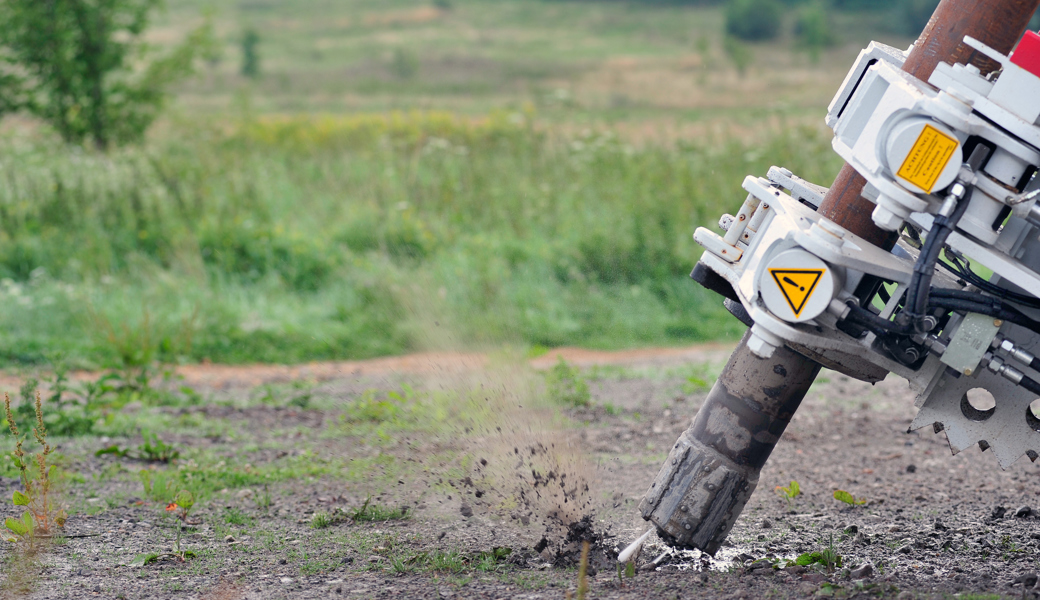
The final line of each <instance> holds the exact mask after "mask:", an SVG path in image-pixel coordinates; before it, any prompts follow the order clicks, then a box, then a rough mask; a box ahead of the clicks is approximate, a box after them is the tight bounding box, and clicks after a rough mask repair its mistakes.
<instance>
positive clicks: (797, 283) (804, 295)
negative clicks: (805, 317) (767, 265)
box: [769, 269, 824, 317]
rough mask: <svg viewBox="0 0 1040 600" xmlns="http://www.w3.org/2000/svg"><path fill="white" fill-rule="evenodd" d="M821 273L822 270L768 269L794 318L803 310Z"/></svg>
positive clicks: (821, 275)
mask: <svg viewBox="0 0 1040 600" xmlns="http://www.w3.org/2000/svg"><path fill="white" fill-rule="evenodd" d="M823 273H824V271H823V269H769V274H770V275H772V276H773V280H774V281H776V285H778V286H780V291H781V292H782V293H783V294H784V298H785V299H786V300H787V304H788V305H789V306H790V307H791V310H792V311H793V312H794V316H796V317H797V316H799V315H800V314H801V312H802V309H803V308H805V303H806V302H808V301H809V297H810V296H812V293H813V290H815V289H816V284H817V283H819V281H820V277H823Z"/></svg>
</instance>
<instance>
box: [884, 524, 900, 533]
mask: <svg viewBox="0 0 1040 600" xmlns="http://www.w3.org/2000/svg"><path fill="white" fill-rule="evenodd" d="M902 530H903V528H902V527H900V526H899V525H893V526H891V527H889V528H888V532H889V533H899V532H900V531H902Z"/></svg>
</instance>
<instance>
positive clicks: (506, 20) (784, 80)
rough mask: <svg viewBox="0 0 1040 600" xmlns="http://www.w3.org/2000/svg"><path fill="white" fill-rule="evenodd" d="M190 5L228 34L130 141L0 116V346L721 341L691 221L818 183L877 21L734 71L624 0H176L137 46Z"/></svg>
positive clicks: (236, 353) (692, 19) (265, 354)
mask: <svg viewBox="0 0 1040 600" xmlns="http://www.w3.org/2000/svg"><path fill="white" fill-rule="evenodd" d="M441 5H442V6H443V3H441ZM207 11H208V12H207ZM204 14H209V15H210V17H209V18H211V19H212V20H213V22H214V24H215V28H216V31H217V35H218V36H219V37H220V39H221V40H222V43H221V45H220V47H221V51H220V52H219V53H218V54H217V55H216V56H215V57H213V59H212V60H211V61H210V62H209V63H208V64H206V65H204V66H203V68H202V69H201V71H200V74H199V75H198V76H197V77H196V78H194V79H193V80H191V81H189V82H188V83H186V84H183V85H182V86H181V87H180V88H179V89H178V90H177V97H176V101H175V103H174V106H173V108H172V110H171V111H170V113H169V115H168V116H167V117H166V118H164V120H163V121H162V122H160V123H159V124H157V125H156V126H155V127H154V128H153V131H152V132H151V133H150V135H149V137H148V139H147V141H146V142H144V143H143V144H142V145H140V146H136V147H127V148H123V149H119V150H113V151H110V152H109V153H108V154H100V153H95V152H93V151H88V150H84V149H83V148H77V147H68V146H64V145H62V144H61V143H59V142H58V141H57V140H56V139H55V138H54V137H53V136H52V135H51V134H50V133H48V131H47V130H46V129H45V128H44V127H42V126H39V125H37V124H35V123H31V122H28V121H24V120H18V119H8V120H7V121H5V123H4V125H3V126H2V129H0V181H2V183H0V277H2V278H3V279H2V281H0V298H2V299H3V301H4V310H3V311H0V363H3V364H6V365H18V364H39V363H45V362H47V361H49V360H54V359H55V358H56V357H59V356H60V357H63V358H64V360H66V361H68V362H69V363H71V364H73V365H76V366H84V367H98V366H119V365H127V364H130V365H133V364H142V363H145V362H149V361H152V360H162V361H168V362H183V361H199V360H212V361H214V362H227V363H239V362H252V361H265V362H299V361H306V360H315V359H332V358H361V357H371V356H377V355H386V354H394V353H401V352H406V351H411V350H417V349H429V348H449V347H456V348H457V347H479V346H483V345H492V344H494V345H498V344H503V343H504V344H514V345H519V346H531V347H543V346H558V345H571V344H574V345H582V346H589V347H597V348H617V347H629V346H639V345H668V344H684V343H691V342H696V341H703V340H713V339H724V338H731V337H733V336H735V335H738V334H739V332H740V330H741V329H742V327H741V326H740V324H739V323H738V322H737V321H736V320H734V319H733V318H732V317H730V316H729V315H728V313H726V312H725V311H724V309H722V307H721V304H720V302H719V301H718V298H717V297H714V296H713V295H712V294H709V293H706V292H704V291H703V290H701V289H700V288H699V287H698V286H696V285H695V284H693V283H692V282H690V281H689V279H688V278H687V274H688V273H689V271H690V269H691V268H692V266H693V264H694V263H695V262H696V260H697V258H698V256H699V254H700V252H699V250H698V248H697V246H696V245H695V244H694V243H693V241H692V239H691V235H692V233H693V230H694V229H695V228H696V227H697V226H699V225H706V224H707V225H710V224H711V223H712V222H713V221H714V220H715V219H717V217H718V215H719V214H720V213H721V212H723V211H726V210H732V209H733V208H735V207H736V206H737V205H738V204H739V202H740V201H741V199H742V198H743V195H744V194H743V193H742V192H741V190H740V183H741V181H742V180H743V178H744V177H745V175H747V174H764V173H765V171H766V169H767V168H768V167H769V166H770V165H772V164H779V165H784V166H787V167H789V168H791V169H793V170H795V171H796V172H797V173H799V174H801V175H802V176H804V177H807V178H809V179H811V180H815V181H819V182H821V183H829V179H830V178H831V177H832V176H833V174H834V173H835V172H836V171H837V168H838V166H840V162H839V161H838V160H837V158H836V157H835V156H834V155H833V153H832V152H831V151H830V149H829V136H828V135H827V132H826V131H824V130H823V129H822V127H821V125H820V121H821V120H822V114H823V109H824V107H825V105H826V103H827V101H828V100H829V98H830V96H831V94H833V92H834V90H835V88H836V87H837V85H838V84H839V83H840V81H841V79H842V77H843V76H844V73H845V69H847V66H848V64H849V62H850V61H851V59H852V57H853V56H854V55H855V53H856V52H857V51H858V50H859V48H860V47H861V46H862V45H863V44H865V42H866V41H867V39H869V38H870V37H871V27H872V26H873V25H871V23H875V24H876V19H877V17H874V16H871V17H869V18H868V17H866V16H864V17H862V19H860V20H859V21H858V22H856V23H857V25H858V26H855V27H854V26H853V23H854V20H855V19H856V16H855V15H847V14H839V15H837V16H836V19H837V21H838V23H839V25H841V26H842V28H843V29H842V31H845V32H848V37H847V39H846V40H845V41H846V43H844V44H843V45H841V46H839V47H837V48H835V49H834V50H833V51H832V52H828V53H826V54H825V55H824V56H822V57H821V58H820V60H819V61H818V62H814V61H813V60H811V59H810V57H809V56H808V55H806V54H805V53H803V52H801V51H800V50H798V49H797V48H796V46H795V44H794V42H793V41H792V40H791V39H790V35H787V36H785V37H783V38H782V39H781V40H779V41H776V42H773V43H771V44H770V45H766V46H755V47H751V52H752V61H751V64H750V66H749V67H748V68H747V71H746V72H745V73H744V74H743V75H741V74H740V73H738V71H737V69H736V67H735V66H734V64H732V61H731V60H730V59H729V58H728V57H727V55H726V53H725V52H724V50H723V42H722V37H721V33H720V31H721V27H722V25H721V24H722V16H721V11H720V10H719V9H717V8H710V7H708V8H705V7H681V6H673V5H660V6H658V5H653V6H647V5H645V4H632V3H624V2H616V3H615V2H609V3H595V4H593V3H587V2H573V3H565V2H548V1H542V0H508V1H507V0H501V1H494V2H491V1H488V0H453V1H452V2H451V4H450V8H443V7H438V6H435V5H434V4H429V3H423V2H410V1H405V0H399V1H385V0H384V1H379V2H376V1H374V0H355V1H350V2H346V1H339V2H332V1H312V0H309V1H307V2H302V1H300V0H247V1H242V2H238V3H216V4H214V3H209V2H201V1H198V2H196V1H194V0H184V1H182V2H178V3H176V5H175V6H171V7H170V8H169V9H168V11H167V12H166V13H164V14H163V15H162V17H161V19H160V20H159V22H158V23H157V26H156V27H155V28H154V29H153V30H152V32H151V33H150V38H151V41H152V42H153V43H154V44H156V45H158V46H162V45H164V44H174V43H176V42H177V41H178V40H180V39H182V37H183V35H184V33H185V32H187V31H188V30H190V29H191V27H193V26H196V25H198V23H200V22H201V20H202V18H203V16H202V15H204ZM870 19H875V21H873V22H872V21H870ZM249 27H252V28H255V29H256V31H257V32H258V34H259V37H260V40H261V45H260V54H261V59H262V63H261V65H262V67H261V68H262V71H261V72H262V76H261V77H260V78H258V79H256V80H250V79H248V78H245V77H242V76H241V75H239V74H238V68H239V62H240V56H239V50H238V40H239V39H240V37H241V34H242V31H243V30H244V29H245V28H249ZM877 31H878V32H880V33H878V35H877V36H875V37H882V38H883V39H884V32H883V31H882V30H881V29H878V30H877ZM887 41H889V42H892V43H898V44H902V45H905V44H907V43H908V42H909V41H908V40H901V39H899V38H896V39H895V40H893V39H888V40H887Z"/></svg>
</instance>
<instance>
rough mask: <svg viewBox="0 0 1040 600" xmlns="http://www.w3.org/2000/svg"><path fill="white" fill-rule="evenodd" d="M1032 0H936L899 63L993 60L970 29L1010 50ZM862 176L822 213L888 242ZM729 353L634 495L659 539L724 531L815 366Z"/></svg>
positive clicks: (696, 541) (706, 537) (742, 351)
mask: <svg viewBox="0 0 1040 600" xmlns="http://www.w3.org/2000/svg"><path fill="white" fill-rule="evenodd" d="M1038 5H1040V0H942V2H941V3H940V4H939V6H938V8H936V10H935V13H934V14H933V15H932V18H931V20H930V21H929V22H928V26H927V27H925V30H924V32H923V33H922V34H921V37H920V38H918V40H917V42H916V43H915V44H914V47H913V50H912V51H911V52H910V56H909V57H908V58H907V60H906V63H905V64H904V66H903V68H904V69H905V70H906V71H907V72H909V73H911V74H913V75H914V76H916V77H918V78H920V79H923V80H927V79H928V76H929V75H930V74H931V73H932V71H933V70H934V69H935V67H936V65H937V64H938V63H939V62H951V63H970V64H974V65H975V66H977V67H979V68H980V69H982V70H983V72H989V71H992V70H993V69H994V68H996V66H997V65H994V64H993V63H992V61H990V60H989V59H986V58H985V57H984V56H981V55H979V54H978V53H977V52H976V51H975V50H974V49H972V48H970V47H967V46H965V45H964V44H963V39H964V36H966V35H970V36H972V37H974V38H975V39H978V40H980V41H982V42H984V43H986V44H988V45H989V46H990V47H992V48H995V49H996V50H997V51H999V52H1001V53H1003V54H1008V53H1010V52H1011V49H1012V48H1013V47H1014V45H1015V44H1016V43H1017V42H1018V40H1019V38H1021V36H1022V33H1023V32H1024V31H1025V28H1026V25H1027V24H1028V23H1029V19H1030V18H1031V17H1032V15H1033V13H1034V12H1036V9H1037V6H1038ZM864 184H865V180H864V179H863V178H862V177H861V176H860V175H859V174H858V173H857V172H856V171H855V170H854V169H852V168H851V167H850V166H848V165H845V167H844V168H842V170H841V172H840V173H839V174H838V177H837V178H836V180H835V182H834V185H832V186H831V188H830V190H829V191H828V192H827V195H826V196H825V198H824V200H823V203H822V204H821V206H820V209H819V211H820V214H822V215H823V216H825V217H827V218H828V219H830V220H832V221H834V222H835V223H837V224H838V225H840V226H842V227H844V228H845V229H847V230H849V231H851V232H853V233H855V234H856V235H859V236H861V237H863V238H865V239H866V240H868V241H870V242H872V243H874V244H876V245H878V246H880V247H882V248H886V249H891V248H892V247H893V246H894V245H895V242H896V239H897V237H896V235H895V234H894V233H891V232H887V231H883V230H881V229H880V228H878V227H876V226H875V225H874V222H873V221H872V220H871V218H870V214H871V212H872V211H873V209H874V204H873V203H871V202H870V201H869V200H867V199H865V198H863V197H862V195H861V194H862V191H863V185H864ZM747 339H748V335H747V334H745V336H744V338H743V339H742V340H741V342H740V345H739V346H737V349H736V350H735V351H734V352H733V355H732V356H731V357H730V360H729V362H728V363H727V364H726V368H725V369H724V370H723V372H722V374H721V375H720V376H719V380H718V381H716V382H715V386H714V387H712V389H711V392H710V393H709V394H708V398H707V399H706V400H705V402H704V406H703V407H702V408H701V409H700V411H699V412H698V413H697V416H696V418H695V419H694V421H693V425H692V426H691V427H690V428H689V429H688V430H686V432H684V433H683V434H682V435H681V436H680V437H679V440H678V441H677V442H676V444H675V446H674V447H673V448H672V450H671V452H670V453H669V456H668V459H667V461H666V462H665V464H664V466H663V467H662V468H661V471H660V473H658V475H657V478H656V479H655V480H654V482H653V484H652V485H651V486H650V489H649V490H648V491H647V493H646V495H645V496H644V497H643V500H642V501H641V502H640V503H639V510H640V512H641V513H642V515H643V518H644V519H646V520H649V521H650V522H652V523H653V524H654V525H656V526H657V531H658V534H659V535H660V536H661V537H662V539H664V540H665V541H666V542H668V543H670V544H672V545H674V546H677V547H686V548H696V549H700V550H703V551H704V552H707V553H708V554H711V555H714V554H715V552H716V551H717V550H718V548H719V545H720V544H721V543H722V541H723V540H725V539H726V535H727V534H728V533H729V531H730V530H731V529H732V527H733V524H734V523H735V522H736V520H737V517H738V516H740V513H741V511H742V510H743V509H744V505H745V504H746V503H747V501H748V499H749V498H750V497H751V494H752V492H754V490H755V486H756V485H757V484H758V476H759V473H760V472H761V469H762V466H763V465H764V464H765V461H766V459H767V458H769V454H770V453H771V452H772V451H773V448H774V447H775V446H776V443H777V442H778V441H779V440H780V436H781V435H782V434H783V432H784V429H786V427H787V424H788V423H789V422H790V420H791V417H792V416H794V412H795V411H796V410H797V408H798V405H799V404H800V403H801V401H802V398H804V397H805V393H806V391H808V389H809V386H810V385H812V382H813V380H814V379H815V378H816V374H817V373H818V372H819V370H820V366H819V365H818V364H817V363H815V362H813V361H811V360H809V359H808V358H805V357H804V356H802V355H800V354H797V353H795V352H794V351H792V350H789V349H788V348H778V349H777V350H776V352H775V353H774V354H773V356H772V358H770V359H761V358H758V357H757V356H755V355H753V354H752V353H751V352H750V351H749V350H748V348H747Z"/></svg>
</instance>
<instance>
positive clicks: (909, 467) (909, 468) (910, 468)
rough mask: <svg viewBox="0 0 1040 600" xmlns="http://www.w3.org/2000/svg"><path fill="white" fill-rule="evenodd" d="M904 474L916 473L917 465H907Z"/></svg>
mask: <svg viewBox="0 0 1040 600" xmlns="http://www.w3.org/2000/svg"><path fill="white" fill-rule="evenodd" d="M906 472H907V473H916V472H917V465H907V466H906Z"/></svg>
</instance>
